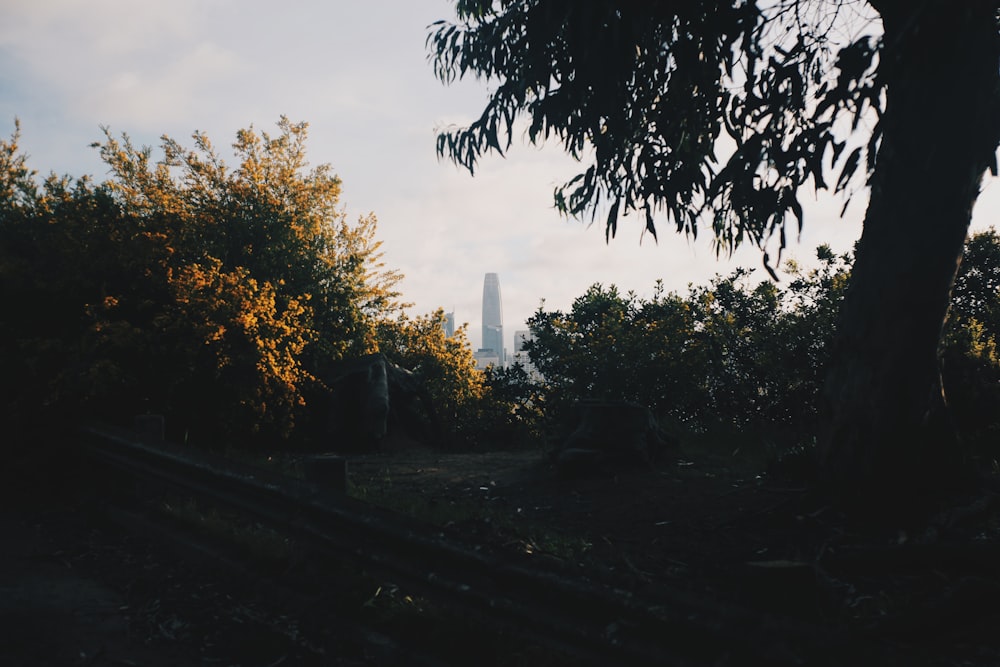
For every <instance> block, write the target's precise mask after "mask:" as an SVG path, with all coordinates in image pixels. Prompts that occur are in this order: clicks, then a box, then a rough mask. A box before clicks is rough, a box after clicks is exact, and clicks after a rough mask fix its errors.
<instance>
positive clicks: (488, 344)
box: [481, 273, 505, 366]
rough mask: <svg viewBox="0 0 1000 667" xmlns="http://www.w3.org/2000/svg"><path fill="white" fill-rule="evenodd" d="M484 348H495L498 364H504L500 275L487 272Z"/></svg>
mask: <svg viewBox="0 0 1000 667" xmlns="http://www.w3.org/2000/svg"><path fill="white" fill-rule="evenodd" d="M481 349H483V350H493V352H494V356H495V357H496V358H497V360H498V365H500V366H503V365H504V363H505V362H504V348H503V306H502V305H501V302H500V276H498V275H497V274H495V273H487V274H486V279H485V280H484V281H483V346H482V348H481Z"/></svg>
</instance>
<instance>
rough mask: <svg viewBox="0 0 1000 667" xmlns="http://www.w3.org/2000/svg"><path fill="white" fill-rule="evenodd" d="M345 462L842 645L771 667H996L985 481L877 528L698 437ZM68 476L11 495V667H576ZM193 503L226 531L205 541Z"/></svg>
mask: <svg viewBox="0 0 1000 667" xmlns="http://www.w3.org/2000/svg"><path fill="white" fill-rule="evenodd" d="M350 466H351V468H350V471H351V475H350V484H351V493H352V495H354V496H356V497H360V498H362V499H366V500H368V501H369V502H372V503H377V504H380V505H383V506H388V507H390V508H392V509H394V510H397V511H401V512H406V513H408V514H412V515H414V516H417V517H418V518H419V519H420V520H421V521H425V522H431V523H433V524H434V525H436V526H438V527H441V528H442V529H443V530H444V531H445V532H447V533H450V534H454V535H460V536H462V537H463V538H471V539H474V540H477V541H480V542H482V543H483V544H488V545H490V546H492V547H495V548H497V549H500V550H503V549H507V550H510V551H512V552H517V553H518V554H522V555H523V554H525V553H529V554H531V555H532V557H533V558H535V559H537V562H538V564H539V566H540V567H542V566H544V567H549V568H558V569H559V570H560V571H561V572H568V573H571V574H573V573H575V574H577V575H579V576H581V577H587V578H592V579H599V580H602V581H613V582H614V584H615V585H616V586H617V587H619V588H621V589H622V590H624V591H633V592H635V593H636V594H642V595H647V596H654V597H655V595H656V593H657V591H667V590H669V591H674V592H680V593H682V594H684V595H690V596H693V597H697V598H698V599H699V600H702V601H705V602H707V603H709V604H717V605H718V609H719V613H720V615H721V614H722V613H723V612H724V611H725V610H727V609H731V608H739V609H744V610H750V611H752V612H755V613H758V614H759V615H761V616H767V617H768V618H773V619H775V621H774V623H773V624H771V625H765V626H762V627H765V628H770V630H765V631H764V635H766V634H768V632H770V633H771V634H773V635H775V636H761V637H760V642H761V643H762V644H766V645H768V646H773V647H776V649H775V650H780V647H781V646H782V641H781V640H782V638H781V636H780V634H781V633H782V632H783V630H782V628H783V627H785V626H783V625H782V623H786V622H787V623H789V624H794V626H795V628H796V631H799V630H800V629H801V628H802V627H808V628H812V629H814V630H815V632H816V633H817V636H820V637H824V638H829V637H834V638H836V639H837V641H838V642H840V645H839V647H838V648H837V650H836V651H834V652H831V653H828V654H827V655H823V656H815V655H814V656H809V655H800V656H794V655H792V656H788V655H785V656H778V655H775V660H776V661H777V662H789V663H794V662H796V661H798V662H803V661H804V662H803V664H866V663H869V664H893V663H894V664H918V665H919V664H924V665H994V664H1000V608H998V606H997V604H996V602H997V599H998V593H1000V538H998V536H1000V507H998V503H997V502H996V499H995V496H993V495H992V494H990V493H987V492H976V493H974V494H970V496H969V498H967V499H966V500H965V501H964V502H963V503H961V504H960V505H961V506H956V507H954V508H952V509H951V511H949V512H942V513H941V514H939V515H938V516H936V517H935V518H934V519H933V520H932V521H931V522H928V523H925V524H924V525H920V526H907V527H896V528H894V529H891V530H888V529H883V530H880V531H876V532H864V533H863V532H860V531H858V530H856V529H852V528H850V527H848V524H847V523H846V522H845V521H844V519H843V517H841V516H840V515H839V514H838V513H837V512H836V511H835V510H833V509H832V508H830V507H828V506H826V505H824V504H823V503H822V502H820V501H818V500H816V499H812V498H810V497H809V496H808V494H806V493H805V492H804V489H802V488H801V487H799V486H795V485H794V484H790V483H789V482H790V480H789V479H788V478H780V477H777V476H774V475H771V476H768V475H763V476H758V475H757V474H756V473H755V472H754V470H755V469H759V467H760V466H759V465H757V464H755V463H753V462H751V461H748V460H746V459H745V458H741V457H739V456H734V455H733V454H732V453H727V454H726V455H709V454H706V453H705V452H704V451H696V450H687V451H684V450H682V451H681V453H680V456H679V457H678V458H676V459H671V460H670V461H666V462H663V463H662V464H659V465H657V466H654V467H653V468H651V469H643V470H632V471H620V472H619V473H618V474H607V475H600V476H596V475H595V476H589V477H583V478H564V477H560V476H558V475H556V474H555V472H554V471H553V470H552V469H551V468H550V467H549V466H548V465H547V464H546V463H545V461H544V459H543V457H541V456H540V455H539V454H538V453H524V452H498V453H485V454H464V455H443V454H440V453H435V452H428V451H417V450H407V451H401V452H395V453H391V454H384V455H378V456H369V457H359V458H357V459H354V460H352V461H351V463H350ZM63 472H64V473H68V474H65V475H63V474H50V475H46V476H43V477H41V478H34V479H33V478H31V477H27V476H20V477H17V478H15V479H12V480H11V481H10V483H9V484H8V485H7V486H6V493H5V495H6V496H8V497H9V499H8V500H7V501H6V502H5V504H4V510H3V511H2V512H0V530H2V534H3V536H4V541H3V543H4V549H3V550H2V552H0V664H4V665H150V666H152V667H158V666H160V665H246V666H251V665H253V666H256V665H261V666H270V665H367V664H372V665H380V664H419V663H420V662H423V663H424V664H483V665H491V664H495V665H534V664H544V665H560V664H579V661H580V656H576V655H572V654H571V653H564V652H560V651H559V650H556V649H553V648H552V647H549V646H542V645H540V644H539V642H536V641H533V640H532V639H530V637H529V638H525V636H524V635H528V634H530V633H521V632H519V629H518V628H517V627H516V626H515V625H497V624H495V623H493V624H491V623H490V622H482V623H473V622H472V621H471V620H470V619H467V618H463V616H462V614H460V613H459V614H454V613H451V612H450V611H449V609H448V608H447V603H442V602H440V601H436V600H434V599H430V598H425V597H423V596H422V594H421V593H420V592H417V591H409V590H406V589H405V587H400V586H398V585H397V584H396V583H395V582H391V581H385V580H382V579H379V577H378V575H377V574H373V573H370V572H368V571H366V570H365V568H364V567H359V566H356V565H347V564H345V563H341V562H333V561H329V560H327V561H325V562H316V561H315V560H310V559H308V558H303V557H301V556H297V555H294V554H293V553H292V552H291V551H286V550H283V549H282V548H281V544H278V545H277V547H275V545H274V544H272V543H271V542H273V541H274V539H276V538H274V537H273V536H271V535H270V534H268V535H267V536H266V538H262V537H261V536H260V535H256V536H254V537H253V538H252V539H253V540H255V542H254V544H252V545H251V547H253V548H252V549H251V550H253V551H254V552H255V557H254V558H249V557H245V556H247V554H246V553H243V552H244V551H246V550H247V546H246V542H245V538H244V542H242V543H240V542H239V540H236V541H233V540H232V539H230V540H229V543H228V544H223V543H224V542H226V540H223V539H220V535H219V530H215V531H214V532H213V531H212V530H208V531H206V530H205V525H206V524H205V516H206V515H207V513H206V512H200V511H199V512H200V513H199V512H192V511H191V510H186V511H185V512H180V513H179V512H176V511H174V512H173V513H172V514H170V515H169V517H170V520H169V521H167V522H166V523H164V522H162V521H160V522H150V521H149V520H148V517H149V514H148V512H145V511H144V512H142V513H140V512H138V508H132V507H125V508H122V507H121V506H120V505H119V506H117V507H113V506H112V505H111V504H109V503H108V502H106V499H105V498H104V497H103V494H102V489H101V488H100V484H99V483H92V482H94V480H93V479H87V478H86V477H85V476H79V475H74V474H73V471H72V470H71V471H63ZM171 502H175V503H180V502H182V501H179V500H177V501H171ZM157 503H159V504H163V503H164V501H163V500H158V501H157ZM146 509H147V510H148V509H149V508H146ZM134 510H135V511H134ZM192 514H198V517H199V518H198V521H200V522H201V523H200V526H201V528H200V529H199V530H200V531H201V533H200V534H201V535H202V536H204V535H206V534H207V535H209V536H210V537H211V539H210V540H207V541H206V540H205V539H201V538H197V537H191V535H192V533H191V531H190V530H188V528H190V525H191V521H192V520H191V515H192ZM160 516H161V518H162V512H161V514H160ZM144 517H145V518H144ZM178 517H180V518H178ZM196 532H197V531H196ZM185 536H187V537H185ZM277 539H278V540H279V542H280V538H277ZM265 547H266V548H268V549H271V553H270V554H268V555H267V557H265V558H262V557H261V553H260V552H261V551H262V550H266V549H265ZM272 547H274V548H272ZM289 554H292V555H289ZM310 582H311V583H310ZM788 627H791V626H788ZM664 636H665V637H667V636H668V634H667V633H666V632H665V634H664ZM732 645H733V644H730V643H727V642H726V641H724V638H723V639H722V640H720V641H719V643H718V647H717V650H712V647H708V650H706V651H705V652H704V655H707V656H711V659H710V660H707V661H705V662H698V663H690V664H719V665H737V664H752V662H751V658H750V657H749V656H748V655H740V653H739V651H738V650H734V649H732V648H731V646H732ZM757 655H759V654H757Z"/></svg>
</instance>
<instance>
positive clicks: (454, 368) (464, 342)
mask: <svg viewBox="0 0 1000 667" xmlns="http://www.w3.org/2000/svg"><path fill="white" fill-rule="evenodd" d="M444 321H445V314H444V309H442V308H439V309H437V310H436V311H434V312H433V313H431V314H429V315H418V316H417V317H413V318H411V317H409V316H408V315H406V314H401V315H399V316H398V317H397V318H396V319H395V320H390V319H383V320H381V321H379V323H378V325H377V335H376V339H377V343H378V349H379V351H380V352H382V353H383V354H385V355H386V357H387V358H388V359H389V360H390V361H392V362H394V363H396V364H398V365H399V366H402V367H403V368H406V369H408V370H411V371H413V372H415V373H417V374H418V375H419V376H420V378H421V380H422V381H423V383H424V384H425V386H426V387H427V389H428V391H429V393H430V395H431V399H432V401H433V403H434V409H435V410H436V411H437V412H438V417H439V418H440V419H441V420H442V422H443V423H444V424H445V425H446V426H448V425H452V426H453V425H454V424H456V423H457V422H458V421H459V420H460V418H461V415H462V414H464V413H465V412H466V411H468V410H469V409H470V407H471V406H472V405H473V404H474V403H475V402H476V401H477V400H479V399H480V398H481V397H482V394H483V379H482V375H481V374H480V373H479V372H478V371H476V369H475V365H476V362H475V359H474V358H473V356H472V347H471V345H469V340H468V336H467V332H466V327H465V326H464V325H463V326H461V327H459V328H458V329H456V330H455V333H454V335H453V336H451V337H448V336H446V335H445V331H444Z"/></svg>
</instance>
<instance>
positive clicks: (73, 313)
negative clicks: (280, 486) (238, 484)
mask: <svg viewBox="0 0 1000 667" xmlns="http://www.w3.org/2000/svg"><path fill="white" fill-rule="evenodd" d="M278 127H279V130H280V132H279V134H278V135H277V136H275V137H272V136H270V135H268V134H267V133H263V132H262V133H259V134H258V133H256V132H254V131H253V130H252V129H250V130H241V131H240V132H239V133H238V134H237V139H236V142H235V143H234V145H233V149H234V151H235V154H236V156H237V165H236V167H235V168H230V167H228V166H227V165H226V163H225V162H224V161H223V160H222V159H221V158H220V156H219V155H218V154H217V153H216V152H215V150H214V149H213V147H212V145H211V143H210V142H209V140H208V138H207V137H206V136H205V135H203V134H200V133H196V134H195V135H194V142H195V149H194V150H187V149H184V148H183V147H182V146H181V145H180V144H179V143H178V142H176V141H174V140H173V139H170V138H169V137H163V140H162V145H161V148H162V153H163V156H162V159H160V160H159V161H158V162H155V163H154V161H153V158H152V150H151V149H150V148H148V147H144V148H141V149H140V148H136V147H135V146H133V145H132V143H131V141H130V140H129V138H128V137H127V136H123V137H122V138H121V139H116V138H115V137H113V136H112V135H111V133H110V132H109V131H108V130H105V140H104V141H103V142H102V143H98V144H95V147H97V148H98V149H99V150H100V154H101V157H102V158H103V160H104V162H105V163H106V164H107V165H108V167H109V171H110V177H109V179H108V180H107V181H106V182H104V183H101V184H99V185H94V184H93V183H92V182H91V181H90V180H89V179H88V178H81V179H79V180H77V181H76V182H75V183H72V182H70V180H69V178H68V177H67V178H57V177H55V176H51V177H49V178H48V179H46V180H45V181H44V182H43V183H42V184H41V186H40V187H39V186H37V185H36V183H35V180H36V179H35V174H34V173H33V172H30V171H28V170H27V168H26V166H25V160H24V157H23V156H22V155H20V154H19V152H18V149H17V138H18V132H17V131H15V134H14V136H13V139H12V140H11V141H9V142H3V143H0V167H2V169H3V171H2V173H0V195H3V199H2V200H0V214H2V218H0V284H2V288H0V289H2V296H3V297H4V298H5V299H6V303H8V304H9V306H10V307H11V308H12V309H15V310H13V311H12V312H18V313H21V314H22V316H21V317H18V318H6V319H5V321H4V323H3V325H2V328H0V336H2V338H3V343H4V346H3V349H4V354H3V359H2V361H0V364H2V369H3V370H4V372H5V376H6V377H7V378H10V380H11V381H10V382H8V383H7V385H6V386H7V389H6V391H7V392H8V393H7V395H5V396H4V405H5V410H6V411H8V412H10V413H12V414H19V413H21V414H23V411H24V409H25V408H26V407H28V408H29V409H30V407H31V406H38V405H47V406H50V407H51V408H52V409H55V410H57V411H58V412H59V413H60V414H63V415H65V414H68V412H74V411H76V410H80V409H86V410H87V411H88V412H90V413H91V414H94V413H96V414H98V415H103V416H108V417H110V416H116V417H118V418H121V417H122V416H127V415H131V414H136V413H137V412H140V411H144V410H151V411H157V412H162V413H164V414H166V415H167V416H168V424H171V425H173V426H174V427H175V428H176V429H177V432H176V433H174V435H175V436H177V437H184V438H186V437H187V435H188V434H189V433H190V434H191V435H192V437H196V438H198V439H201V440H208V439H209V438H213V437H223V438H226V439H228V440H230V441H232V440H234V439H243V444H250V442H251V441H253V440H254V439H259V438H263V437H267V438H271V439H273V438H278V439H283V438H287V437H289V436H290V435H291V433H292V430H293V428H294V426H295V423H296V419H297V418H299V417H300V416H301V414H302V412H303V410H304V408H305V400H306V398H305V397H306V396H307V395H309V394H315V393H316V392H321V391H322V387H317V381H316V378H317V377H319V376H320V375H321V373H322V371H323V370H324V369H325V368H327V367H329V365H330V364H332V363H334V362H336V361H337V360H338V359H340V358H342V357H344V356H346V355H350V354H360V353H364V352H367V351H371V350H372V349H373V348H374V346H375V344H376V343H375V321H376V320H377V319H378V318H380V317H383V316H386V314H391V313H393V312H395V311H397V310H398V309H399V308H400V306H401V304H399V303H398V301H397V298H398V293H397V292H396V291H395V285H396V283H397V282H398V281H399V279H400V276H399V275H398V274H397V273H396V272H394V271H391V270H387V269H386V268H385V267H384V265H383V264H382V261H381V253H380V251H379V245H380V244H379V242H378V241H376V240H375V238H374V236H375V229H376V220H375V218H374V217H373V216H367V217H363V218H361V219H360V220H358V221H357V223H350V222H348V221H347V219H346V215H345V214H344V212H343V211H342V209H341V208H340V203H339V198H340V180H339V179H338V178H337V177H336V176H335V175H334V174H332V173H331V171H330V168H329V166H328V165H323V166H320V167H317V168H313V169H307V166H308V165H307V162H306V157H305V141H306V124H304V123H300V124H293V123H291V122H289V121H288V120H287V119H285V118H282V119H281V121H280V122H279V123H278Z"/></svg>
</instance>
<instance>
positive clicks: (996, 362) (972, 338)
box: [941, 228, 1000, 456]
mask: <svg viewBox="0 0 1000 667" xmlns="http://www.w3.org/2000/svg"><path fill="white" fill-rule="evenodd" d="M998 339H1000V235H998V234H997V232H996V230H995V229H993V228H990V229H989V230H987V231H984V232H980V233H978V234H974V235H972V236H971V237H970V238H969V240H968V242H967V243H966V246H965V255H964V258H963V260H962V265H961V267H960V268H959V272H958V277H957V279H956V281H955V289H954V291H953V297H952V303H951V310H950V311H949V314H948V320H947V322H946V323H945V332H944V336H943V339H942V343H941V356H942V359H943V364H942V374H943V376H944V386H945V389H946V391H947V394H948V399H949V402H950V404H951V406H952V409H953V410H954V412H955V417H956V419H957V421H958V422H959V424H960V425H961V427H962V431H963V434H964V435H965V436H966V437H967V439H968V440H969V441H970V442H971V443H972V444H973V445H988V446H990V447H992V448H993V452H992V455H993V456H996V455H997V454H1000V451H997V449H996V438H997V435H998V434H1000V416H998V414H1000V413H998V412H997V406H998V405H1000V354H998V351H997V343H998Z"/></svg>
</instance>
